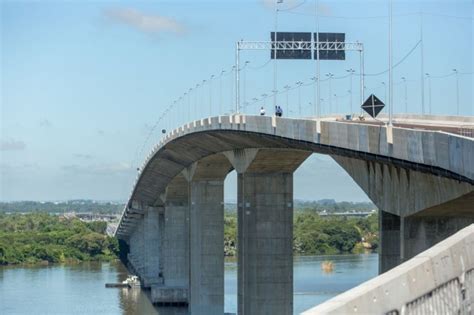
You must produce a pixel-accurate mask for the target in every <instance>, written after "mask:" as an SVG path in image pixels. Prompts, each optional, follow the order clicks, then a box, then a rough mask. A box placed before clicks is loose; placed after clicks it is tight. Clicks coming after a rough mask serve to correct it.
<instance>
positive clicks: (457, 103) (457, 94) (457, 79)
mask: <svg viewBox="0 0 474 315" xmlns="http://www.w3.org/2000/svg"><path fill="white" fill-rule="evenodd" d="M453 71H454V73H455V74H456V113H457V115H458V116H459V72H458V70H457V69H453Z"/></svg>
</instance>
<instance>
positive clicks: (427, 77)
mask: <svg viewBox="0 0 474 315" xmlns="http://www.w3.org/2000/svg"><path fill="white" fill-rule="evenodd" d="M425 75H426V79H427V80H428V113H429V114H430V115H431V76H430V74H429V73H425Z"/></svg>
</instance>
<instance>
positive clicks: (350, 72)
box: [346, 68, 355, 115]
mask: <svg viewBox="0 0 474 315" xmlns="http://www.w3.org/2000/svg"><path fill="white" fill-rule="evenodd" d="M346 72H349V78H350V82H351V84H350V86H351V87H350V94H351V95H350V97H351V100H350V114H351V115H352V75H353V74H354V73H355V70H354V69H352V68H350V69H347V70H346Z"/></svg>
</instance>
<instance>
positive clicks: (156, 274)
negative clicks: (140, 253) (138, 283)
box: [142, 207, 164, 288]
mask: <svg viewBox="0 0 474 315" xmlns="http://www.w3.org/2000/svg"><path fill="white" fill-rule="evenodd" d="M163 212H164V208H163V207H148V210H147V211H146V212H145V215H144V218H143V220H144V230H143V232H144V258H145V263H144V275H143V277H142V278H143V286H144V287H146V288H149V287H151V285H155V284H162V283H163V278H162V277H160V259H162V257H160V256H161V243H160V226H159V216H160V213H163Z"/></svg>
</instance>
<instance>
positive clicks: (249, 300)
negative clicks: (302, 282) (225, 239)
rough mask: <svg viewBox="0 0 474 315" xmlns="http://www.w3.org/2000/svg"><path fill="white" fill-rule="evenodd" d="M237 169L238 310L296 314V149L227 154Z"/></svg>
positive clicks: (300, 156) (304, 155)
mask: <svg viewBox="0 0 474 315" xmlns="http://www.w3.org/2000/svg"><path fill="white" fill-rule="evenodd" d="M225 154H226V156H227V157H228V158H229V160H230V161H231V163H232V164H233V165H234V168H235V169H236V171H237V173H238V179H237V181H238V183H237V185H238V192H237V196H238V238H237V243H238V314H275V315H288V314H293V172H294V171H295V170H296V168H297V167H298V166H299V165H300V164H301V163H302V162H303V161H304V160H305V159H306V158H307V157H308V156H309V153H307V152H304V151H294V150H264V149H261V150H256V149H246V150H236V151H232V152H225Z"/></svg>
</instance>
